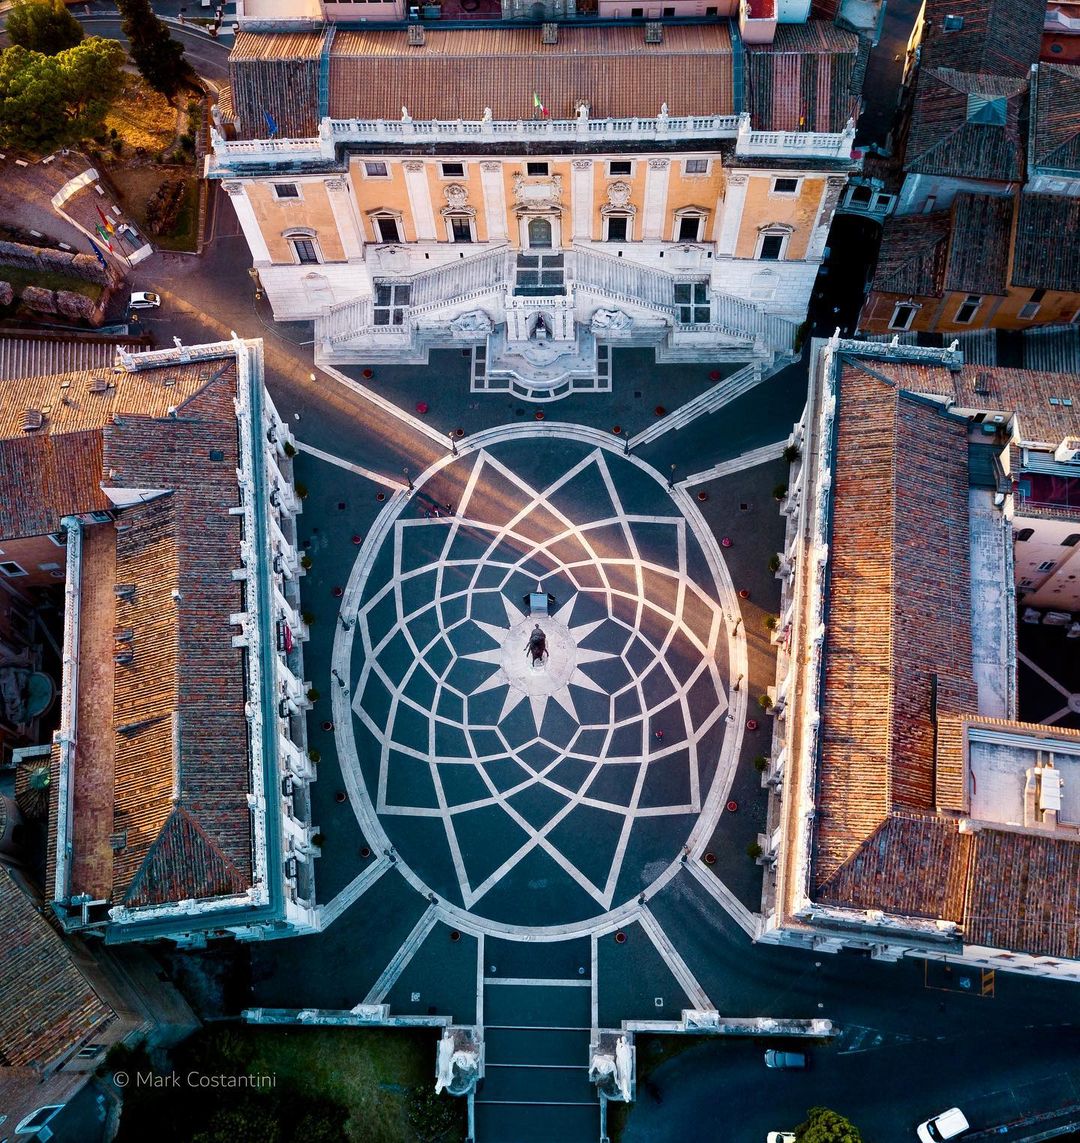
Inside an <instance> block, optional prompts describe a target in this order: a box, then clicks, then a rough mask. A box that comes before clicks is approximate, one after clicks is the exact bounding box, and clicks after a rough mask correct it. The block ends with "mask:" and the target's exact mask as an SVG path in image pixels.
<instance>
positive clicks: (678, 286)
mask: <svg viewBox="0 0 1080 1143" xmlns="http://www.w3.org/2000/svg"><path fill="white" fill-rule="evenodd" d="M675 308H676V311H677V313H678V317H679V324H680V325H702V324H704V323H705V322H708V321H709V319H710V317H711V313H710V308H711V307H710V306H709V283H708V282H676V283H675Z"/></svg>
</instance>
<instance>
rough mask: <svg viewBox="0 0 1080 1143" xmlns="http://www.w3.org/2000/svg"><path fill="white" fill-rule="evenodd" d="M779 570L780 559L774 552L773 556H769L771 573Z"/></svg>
mask: <svg viewBox="0 0 1080 1143" xmlns="http://www.w3.org/2000/svg"><path fill="white" fill-rule="evenodd" d="M779 570H780V557H779V556H778V555H777V554H776V552H773V554H772V555H771V556H769V571H771V572H778V571H779Z"/></svg>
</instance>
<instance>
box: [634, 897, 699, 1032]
mask: <svg viewBox="0 0 1080 1143" xmlns="http://www.w3.org/2000/svg"><path fill="white" fill-rule="evenodd" d="M640 919H641V927H642V929H644V930H645V932H646V934H647V935H648V937H649V940H651V941H652V943H653V944H654V945H655V946H656V951H657V952H658V953H659V954H660V956H661V957H662V958H663V960H664V963H665V964H666V965H667V966H668V968H669V969H671V975H672V976H674V977H675V979H676V981H677V982H678V984H679V987H680V988H681V989H682V990H683V992H685V993H686V996H687V999H689V1001H690V1003H691V1004H692V1005H693V1006H694V1008H696V1009H698V1010H699V1011H708V1010H709V1009H711V1008H713V1007H714V1005H713V1002H712V1001H711V1000H710V999H709V997H708V994H707V993H706V992H705V989H704V988H702V987H701V985H700V984H699V983H698V981H697V977H695V976H694V974H693V973H692V972H691V971H690V967H689V965H688V964H687V963H686V961H684V960H683V958H682V957H681V956H679V953H678V951H677V950H676V948H675V946H674V945H673V944H672V943H671V939H670V937H668V935H667V933H665V932H664V930H663V927H662V926H661V924H660V922H659V921H658V920H657V919H656V916H655V914H654V913H653V912H652V910H651V909H649V908H648V907H647V906H644V907H642V910H641V913H640Z"/></svg>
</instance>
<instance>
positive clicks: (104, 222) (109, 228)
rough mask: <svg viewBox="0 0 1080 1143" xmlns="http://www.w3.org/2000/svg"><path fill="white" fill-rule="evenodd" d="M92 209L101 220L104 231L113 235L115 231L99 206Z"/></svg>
mask: <svg viewBox="0 0 1080 1143" xmlns="http://www.w3.org/2000/svg"><path fill="white" fill-rule="evenodd" d="M94 209H95V210H96V211H97V212H98V217H99V218H100V219H101V222H102V225H103V226H104V227H105V229H106V230H107V231H108V232H109V233H110V234H115V233H116V230H115V228H114V227H113V224H112V222H111V221H110V220H109V216H108V215H107V214H106V213H105V212H104V211H103V210H102V209H101V207H100V206H97V207H95V208H94Z"/></svg>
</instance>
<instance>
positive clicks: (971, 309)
mask: <svg viewBox="0 0 1080 1143" xmlns="http://www.w3.org/2000/svg"><path fill="white" fill-rule="evenodd" d="M981 304H982V296H981V295H979V294H968V296H967V297H966V298H965V299H964V300H963V302H962V303H961V305H960V308H959V309H958V310H957V311H956V317H955V318H954V319H953V320H954V321H955V322H956V323H957V325H967V324H968V322H970V321H971V320H972V318H974V317H975V315H976V314H977V313H978V312H979V306H980V305H981Z"/></svg>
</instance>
